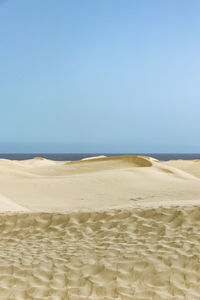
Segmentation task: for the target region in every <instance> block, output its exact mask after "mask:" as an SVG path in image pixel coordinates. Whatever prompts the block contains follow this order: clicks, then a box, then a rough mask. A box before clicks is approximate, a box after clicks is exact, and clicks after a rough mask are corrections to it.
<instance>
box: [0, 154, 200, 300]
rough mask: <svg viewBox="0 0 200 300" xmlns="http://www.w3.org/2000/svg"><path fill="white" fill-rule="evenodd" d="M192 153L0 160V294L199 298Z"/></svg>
mask: <svg viewBox="0 0 200 300" xmlns="http://www.w3.org/2000/svg"><path fill="white" fill-rule="evenodd" d="M199 232H200V161H199V160H193V161H184V160H177V161H168V162H162V161H158V160H156V159H153V158H150V157H145V156H118V157H102V156H101V157H96V158H92V159H91V158H90V159H84V160H81V161H75V162H58V161H51V160H47V159H44V158H35V159H31V160H26V161H9V160H5V159H0V299H2V300H3V299H10V300H11V299H12V300H15V299H16V300H22V299H52V300H58V299H59V300H67V299H69V300H75V299H77V300H79V299H80V300H82V299H85V300H88V299H95V300H96V299H102V300H103V299H104V300H111V299H120V300H121V299H127V300H129V299H133V300H137V299H138V300H139V299H140V300H141V299H144V300H147V299H166V300H167V299H174V300H176V299H189V300H192V299H200V234H199Z"/></svg>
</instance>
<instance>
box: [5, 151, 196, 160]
mask: <svg viewBox="0 0 200 300" xmlns="http://www.w3.org/2000/svg"><path fill="white" fill-rule="evenodd" d="M98 155H106V156H116V155H146V156H151V157H154V158H156V159H159V160H165V161H166V160H175V159H186V160H188V159H189V160H190V159H200V153H184V154H183V153H180V154H179V153H2V154H0V158H5V159H12V160H25V159H30V158H34V157H44V158H47V159H52V160H58V161H62V160H63V161H64V160H80V159H82V158H86V157H92V156H98Z"/></svg>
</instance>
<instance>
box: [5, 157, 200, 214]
mask: <svg viewBox="0 0 200 300" xmlns="http://www.w3.org/2000/svg"><path fill="white" fill-rule="evenodd" d="M199 165H200V163H197V162H195V166H196V167H197V168H196V169H198V168H199ZM181 166H182V167H178V168H176V167H175V166H174V163H173V162H172V163H170V162H169V163H165V162H159V161H157V160H155V159H152V158H149V157H144V156H130V155H129V156H118V157H107V158H106V157H99V158H96V159H95V158H93V159H92V160H81V161H76V162H55V161H51V160H47V159H42V158H36V159H31V160H27V161H9V160H0V193H1V194H3V195H4V196H5V197H7V198H8V199H10V200H12V201H14V202H15V203H17V204H18V205H20V206H22V207H26V208H27V209H29V210H34V211H37V210H39V211H41V210H42V211H60V210H68V209H84V208H91V207H92V208H102V207H104V208H107V207H110V206H118V205H130V204H131V203H132V202H133V201H138V200H145V201H154V200H156V201H165V200H188V199H200V181H199V180H200V179H199V177H198V176H196V173H197V171H194V170H193V169H194V168H193V165H192V170H193V171H190V170H189V171H188V170H187V169H185V167H184V166H186V162H184V161H183V162H182V163H181Z"/></svg>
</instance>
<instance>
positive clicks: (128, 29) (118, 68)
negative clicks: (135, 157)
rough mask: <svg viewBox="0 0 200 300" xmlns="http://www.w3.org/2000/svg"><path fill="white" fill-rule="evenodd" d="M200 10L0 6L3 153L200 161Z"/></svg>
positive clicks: (116, 0) (133, 5) (40, 3)
mask: <svg viewBox="0 0 200 300" xmlns="http://www.w3.org/2000/svg"><path fill="white" fill-rule="evenodd" d="M199 53H200V1H199V0H187V1H186V0H176V1H174V0H167V1H161V0H100V1H99V0H95V1H94V0H84V1H83V0H70V1H68V0H32V1H27V0H17V1H15V0H0V152H1V153H5V152H23V153H24V152H78V153H80V152H99V153H100V152H104V153H106V152H107V153H108V152H116V153H117V152H123V153H138V152H140V153H152V152H154V153H155V152H164V153H167V152H174V153H175V152H179V153H184V152H193V153H195V152H196V153H200V138H199V133H200V83H199V79H200V55H199Z"/></svg>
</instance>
